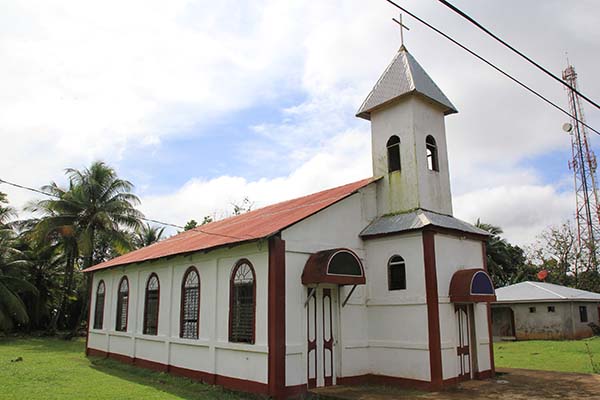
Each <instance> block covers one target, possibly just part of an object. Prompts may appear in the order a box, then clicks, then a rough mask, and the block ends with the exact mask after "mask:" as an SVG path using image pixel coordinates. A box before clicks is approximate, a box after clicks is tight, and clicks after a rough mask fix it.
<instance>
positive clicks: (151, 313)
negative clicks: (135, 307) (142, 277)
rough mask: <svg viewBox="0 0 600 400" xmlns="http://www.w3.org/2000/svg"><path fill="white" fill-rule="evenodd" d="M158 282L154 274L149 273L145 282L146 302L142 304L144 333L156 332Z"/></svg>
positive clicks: (158, 295)
mask: <svg viewBox="0 0 600 400" xmlns="http://www.w3.org/2000/svg"><path fill="white" fill-rule="evenodd" d="M159 298H160V283H159V281H158V276H157V275H156V274H154V273H153V274H152V275H150V278H148V282H147V283H146V302H145V306H144V334H146V335H156V334H158V306H159Z"/></svg>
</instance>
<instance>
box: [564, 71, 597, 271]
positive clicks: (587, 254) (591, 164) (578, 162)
mask: <svg viewBox="0 0 600 400" xmlns="http://www.w3.org/2000/svg"><path fill="white" fill-rule="evenodd" d="M562 78H563V79H564V80H565V81H566V82H567V83H568V84H569V85H571V87H572V88H575V89H576V90H579V88H578V86H577V73H575V68H573V66H572V65H569V66H568V67H567V68H566V69H565V70H564V71H563V74H562ZM567 95H568V97H569V107H570V110H571V115H573V116H574V117H575V118H576V119H573V120H572V121H571V125H568V124H567V128H566V129H565V130H567V131H568V132H569V133H570V134H571V151H572V156H573V159H572V160H571V161H569V168H570V169H571V170H572V171H573V175H574V178H575V197H576V213H575V219H576V223H577V227H576V228H577V246H578V249H577V250H578V252H579V253H580V255H581V258H580V261H581V262H583V263H584V264H586V265H587V267H588V268H594V269H597V268H598V260H599V259H600V258H599V254H598V249H597V246H596V241H597V240H599V239H600V208H598V207H599V205H600V203H599V202H598V192H597V187H596V181H597V178H596V166H597V164H596V156H595V154H594V152H593V150H592V148H591V146H590V144H589V138H588V135H587V131H586V129H585V126H584V125H583V124H582V122H585V120H584V116H583V108H582V107H581V101H580V99H579V96H578V95H577V93H575V92H574V91H573V90H571V89H569V88H567ZM578 120H579V121H578Z"/></svg>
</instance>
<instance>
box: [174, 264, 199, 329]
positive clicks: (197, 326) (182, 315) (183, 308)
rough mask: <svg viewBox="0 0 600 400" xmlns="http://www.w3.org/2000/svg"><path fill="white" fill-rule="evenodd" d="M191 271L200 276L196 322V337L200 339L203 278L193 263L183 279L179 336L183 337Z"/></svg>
mask: <svg viewBox="0 0 600 400" xmlns="http://www.w3.org/2000/svg"><path fill="white" fill-rule="evenodd" d="M191 272H195V273H196V276H197V277H198V321H197V322H196V337H195V338H194V339H198V337H199V336H200V299H201V297H200V296H201V294H202V291H201V289H202V288H201V283H202V281H201V279H200V272H198V269H197V268H196V267H194V266H193V265H192V266H191V267H188V269H187V270H186V271H185V273H184V274H183V278H182V279H181V292H180V293H181V301H180V302H179V337H180V338H182V337H183V323H184V321H183V317H184V310H185V304H184V302H185V290H186V289H185V281H186V279H187V277H188V275H189V274H190V273H191Z"/></svg>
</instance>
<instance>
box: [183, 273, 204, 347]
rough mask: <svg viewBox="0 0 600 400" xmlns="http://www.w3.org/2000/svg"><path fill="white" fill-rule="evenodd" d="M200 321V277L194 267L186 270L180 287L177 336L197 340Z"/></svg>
mask: <svg viewBox="0 0 600 400" xmlns="http://www.w3.org/2000/svg"><path fill="white" fill-rule="evenodd" d="M199 321H200V275H199V274H198V271H197V270H196V268H194V267H190V268H188V270H187V271H186V272H185V275H184V276H183V283H182V285H181V327H180V332H179V336H180V337H182V338H184V339H198V335H199V329H198V328H199V327H198V325H199Z"/></svg>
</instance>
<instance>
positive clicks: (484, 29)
mask: <svg viewBox="0 0 600 400" xmlns="http://www.w3.org/2000/svg"><path fill="white" fill-rule="evenodd" d="M438 1H439V2H440V3H442V4H443V5H445V6H446V7H448V8H449V9H451V10H452V11H454V12H455V13H457V14H458V15H460V16H461V17H463V18H464V19H466V20H467V21H469V22H470V23H472V24H473V25H475V26H476V27H477V28H479V29H481V30H482V31H483V32H485V33H486V34H488V35H489V36H491V37H492V38H494V39H495V40H496V41H498V42H500V43H502V44H503V45H504V47H507V48H508V49H510V50H511V51H512V52H514V53H516V54H518V55H519V56H521V57H522V58H524V59H525V60H527V61H528V62H529V63H530V64H532V65H533V66H535V67H536V68H537V69H539V70H540V71H542V72H543V73H545V74H546V75H548V76H549V77H551V78H552V79H554V80H556V81H557V82H559V83H560V84H562V85H563V86H565V87H567V88H568V89H570V90H572V91H573V92H575V93H576V94H577V95H578V96H579V97H581V98H582V99H584V100H585V101H587V102H588V103H590V104H591V105H593V106H594V107H596V108H598V109H600V105H599V104H598V103H596V102H595V101H593V100H592V99H590V98H589V97H587V96H585V95H584V94H583V93H581V92H579V91H578V90H577V88H574V87H573V86H571V85H570V84H569V83H568V82H566V81H565V80H563V79H561V78H560V77H558V76H556V75H555V74H553V73H552V72H550V71H548V69H547V68H544V67H543V66H542V65H540V64H539V63H537V62H535V61H534V60H532V59H531V58H530V57H528V56H527V55H525V54H523V53H522V52H521V51H519V50H517V49H515V48H514V47H513V46H511V45H510V44H508V43H506V42H505V41H504V40H502V39H501V38H499V37H498V36H497V35H495V34H494V33H492V32H490V30H489V29H487V28H486V27H484V26H483V25H481V24H480V23H479V22H477V21H476V20H475V19H473V18H472V17H470V16H469V15H468V14H466V13H465V12H464V11H462V10H460V9H459V8H458V7H456V6H454V5H453V4H451V3H450V2H448V1H446V0H438Z"/></svg>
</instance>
